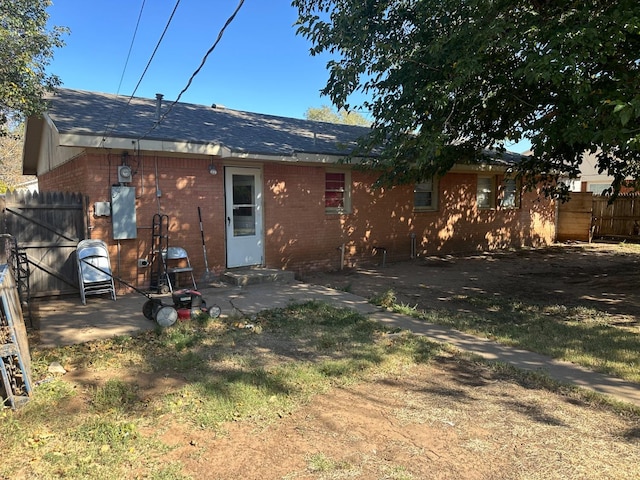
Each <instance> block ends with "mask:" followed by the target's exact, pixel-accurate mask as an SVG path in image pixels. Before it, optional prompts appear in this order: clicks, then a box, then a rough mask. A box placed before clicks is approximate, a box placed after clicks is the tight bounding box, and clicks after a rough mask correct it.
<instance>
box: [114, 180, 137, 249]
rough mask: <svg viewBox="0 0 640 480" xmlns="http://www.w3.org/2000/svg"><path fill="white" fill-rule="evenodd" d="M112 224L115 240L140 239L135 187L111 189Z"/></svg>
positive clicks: (115, 187)
mask: <svg viewBox="0 0 640 480" xmlns="http://www.w3.org/2000/svg"><path fill="white" fill-rule="evenodd" d="M111 222H112V224H113V239H114V240H124V239H128V238H138V226H137V224H136V189H135V187H124V186H113V187H111Z"/></svg>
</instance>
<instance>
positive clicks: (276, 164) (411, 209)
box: [23, 89, 555, 286]
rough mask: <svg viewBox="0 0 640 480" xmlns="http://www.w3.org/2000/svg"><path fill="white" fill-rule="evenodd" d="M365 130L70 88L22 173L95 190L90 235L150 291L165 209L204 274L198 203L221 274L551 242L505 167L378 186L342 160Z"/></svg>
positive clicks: (533, 201) (550, 226) (57, 187)
mask: <svg viewBox="0 0 640 480" xmlns="http://www.w3.org/2000/svg"><path fill="white" fill-rule="evenodd" d="M158 120H160V122H158ZM367 131H368V129H367V128H363V127H354V126H348V125H335V124H329V123H322V122H313V121H307V120H298V119H292V118H282V117H276V116H271V115H261V114H255V113H248V112H242V111H236V110H230V109H226V108H223V107H222V108H221V107H216V106H215V105H213V106H211V107H208V106H202V105H192V104H185V103H177V104H172V103H171V102H167V101H165V102H162V99H161V97H160V96H159V98H157V99H155V100H154V99H142V98H132V99H131V100H129V98H128V97H121V96H115V95H110V94H102V93H95V92H86V91H78V90H68V89H60V90H59V91H58V92H57V94H56V95H55V96H52V97H51V98H50V99H49V110H48V112H47V113H46V114H45V115H44V116H43V117H32V118H29V120H28V123H27V130H26V141H25V148H24V159H23V167H24V173H25V174H37V176H38V180H39V186H40V190H41V191H70V192H80V193H83V194H85V195H88V196H89V197H90V211H89V212H88V213H89V218H90V222H91V225H90V226H89V228H90V231H91V236H92V238H99V239H103V240H105V241H106V242H107V243H108V244H109V246H110V249H111V254H112V261H117V262H118V266H117V267H118V268H117V271H118V272H120V274H121V276H122V277H123V278H124V279H125V280H128V281H129V282H132V283H135V284H136V285H140V286H144V285H148V282H149V271H148V270H149V269H148V267H145V266H144V265H145V262H141V261H139V259H148V258H149V257H150V254H151V250H152V248H153V247H152V245H153V229H152V226H153V225H154V215H156V214H166V215H167V216H168V219H169V223H168V227H169V244H170V245H176V246H182V247H185V248H186V249H187V251H188V253H189V256H190V258H191V260H192V263H193V264H194V266H195V269H196V274H198V273H200V274H201V273H202V272H203V271H204V258H203V249H202V244H201V236H200V228H199V219H198V211H197V208H198V207H200V208H201V211H202V216H203V218H202V219H203V228H204V234H205V238H206V251H207V253H208V263H209V266H210V267H211V268H212V270H214V271H215V272H216V273H220V272H221V271H223V270H225V269H230V268H235V267H245V266H254V265H258V266H266V267H270V268H276V269H290V270H293V271H295V272H297V273H298V274H301V273H304V272H307V271H312V270H317V269H325V270H328V269H338V268H342V267H343V266H354V265H358V264H366V263H371V262H376V263H378V262H379V261H380V257H379V256H378V257H375V256H374V253H375V252H376V249H374V247H376V246H377V247H384V248H386V252H387V257H386V260H387V261H397V260H406V259H409V258H410V257H411V256H414V255H437V254H445V253H452V252H472V251H484V250H489V249H499V248H508V247H521V246H538V245H541V244H547V243H549V242H552V241H553V240H554V235H555V224H554V220H555V213H554V207H553V205H552V204H551V203H550V202H548V201H545V200H542V201H540V199H539V198H538V196H537V194H536V192H523V191H522V189H521V188H520V186H519V184H518V183H517V182H515V181H514V180H509V179H507V178H506V177H505V172H506V168H507V166H508V162H504V161H495V162H491V163H490V164H486V165H481V166H470V165H457V166H456V167H454V169H453V170H452V171H451V172H450V173H448V174H447V175H445V176H444V177H442V178H439V179H433V180H429V181H425V182H423V183H420V184H416V185H405V186H397V187H393V188H382V189H374V188H373V187H372V185H373V183H374V181H375V180H376V177H377V176H376V174H375V172H369V171H361V170H358V169H352V168H351V167H350V166H349V165H346V164H341V163H339V160H340V159H341V158H343V156H344V155H345V154H346V152H348V151H349V150H350V149H352V148H353V147H354V146H355V142H356V140H357V139H358V138H359V137H360V136H362V135H364V134H366V133H367ZM109 207H110V208H109ZM341 262H343V263H342V264H341ZM425 275H426V276H425V282H428V281H437V279H435V278H433V279H429V278H428V273H427V272H426V271H425ZM196 276H197V275H196Z"/></svg>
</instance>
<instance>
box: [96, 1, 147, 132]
mask: <svg viewBox="0 0 640 480" xmlns="http://www.w3.org/2000/svg"><path fill="white" fill-rule="evenodd" d="M145 1H146V0H142V6H141V7H140V13H139V14H138V21H137V22H136V28H135V30H134V31H133V37H132V38H131V44H130V45H129V52H128V53H127V59H126V60H125V62H124V67H123V68H122V74H121V75H120V83H118V90H117V91H116V95H119V94H120V88H121V87H122V81H123V80H124V74H125V72H126V71H127V65H129V59H130V58H131V51H132V50H133V44H134V43H135V41H136V36H137V34H138V27H140V19H141V18H142V11H143V10H144V4H145ZM112 117H113V112H112V113H110V114H109V118H108V119H107V123H106V125H105V132H104V134H103V137H105V136H106V134H107V129H108V127H109V125H110V124H111V118H112Z"/></svg>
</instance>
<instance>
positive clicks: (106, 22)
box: [48, 0, 330, 118]
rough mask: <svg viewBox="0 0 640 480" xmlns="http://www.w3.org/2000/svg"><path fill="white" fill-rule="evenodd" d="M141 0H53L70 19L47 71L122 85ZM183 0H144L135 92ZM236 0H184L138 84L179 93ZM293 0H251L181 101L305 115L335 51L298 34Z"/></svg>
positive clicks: (59, 17) (53, 14) (68, 82)
mask: <svg viewBox="0 0 640 480" xmlns="http://www.w3.org/2000/svg"><path fill="white" fill-rule="evenodd" d="M142 3H143V1H142V0H54V2H53V5H52V6H51V7H49V9H48V13H49V15H50V18H49V21H50V24H51V25H59V26H66V27H68V28H69V29H70V30H71V32H70V34H69V35H67V36H66V37H65V42H66V46H65V47H64V48H61V49H58V50H56V51H55V54H54V59H53V61H52V62H51V64H50V65H49V68H48V71H49V72H50V73H54V74H56V75H58V76H59V77H60V78H61V79H62V82H63V86H64V87H67V88H77V89H82V90H92V91H99V92H107V93H117V92H118V86H119V84H120V78H121V76H122V72H123V68H124V65H125V62H126V58H127V53H128V51H129V48H130V45H131V39H132V36H133V33H134V30H135V26H136V23H137V21H138V17H139V14H140V8H141V5H142ZM175 4H176V0H146V2H145V6H144V10H143V13H142V17H141V20H140V25H139V27H138V33H137V35H136V40H135V43H134V44H133V49H132V52H131V57H130V59H129V62H128V66H127V69H126V71H125V75H124V79H123V82H122V85H121V87H120V90H119V93H120V94H122V95H131V94H132V93H133V90H134V88H135V86H136V84H137V83H138V80H139V79H140V76H141V75H142V72H143V71H144V68H145V66H146V65H147V62H148V60H149V58H150V56H151V54H152V53H153V50H154V48H155V46H156V43H157V42H158V40H159V38H160V36H161V35H162V32H163V30H164V28H165V25H166V23H167V21H168V19H169V17H170V15H171V12H172V11H173V8H174V6H175ZM237 5H238V1H237V0H182V1H181V2H180V5H179V6H178V8H177V10H176V13H175V15H174V17H173V20H172V22H171V25H170V26H169V29H168V31H167V33H166V34H165V36H164V39H163V41H162V43H161V44H160V47H159V49H158V51H157V53H156V55H155V57H154V60H153V61H152V63H151V65H150V67H149V69H148V71H147V73H146V74H145V76H144V79H143V80H142V83H141V84H140V87H139V88H138V90H137V92H136V96H141V97H149V98H154V97H155V94H156V93H162V94H164V95H165V98H166V99H167V100H174V99H175V98H176V97H177V96H178V94H179V93H180V91H181V90H182V89H183V88H184V87H185V86H186V84H187V81H188V79H189V77H190V76H191V74H192V73H193V72H194V71H195V70H196V69H197V67H198V66H199V65H200V62H201V60H202V58H203V57H204V55H205V53H206V52H207V50H208V49H209V48H210V47H211V46H212V45H213V43H214V42H215V40H216V38H217V36H218V33H219V31H220V29H221V28H222V26H223V25H224V23H225V22H226V20H227V18H228V17H229V16H230V15H231V14H232V13H233V11H234V10H235V8H236V6H237ZM296 16H297V10H296V9H295V8H293V7H292V6H291V2H290V0H246V1H245V3H244V5H243V7H242V8H241V9H240V12H239V13H238V15H237V16H236V18H235V20H234V21H233V22H232V23H231V25H230V26H229V27H228V28H227V30H226V31H225V34H224V36H223V38H222V40H221V42H220V43H219V44H218V46H217V47H216V49H215V50H214V51H213V52H212V53H211V55H210V56H209V58H208V60H207V63H206V64H205V66H204V68H203V69H202V70H201V71H200V73H199V74H198V75H197V76H196V78H195V80H194V81H193V83H192V85H191V86H190V88H189V90H188V91H187V92H186V93H185V94H184V95H183V96H182V98H181V101H184V102H190V103H199V104H204V105H209V104H212V103H218V104H223V105H225V106H227V107H229V108H234V109H238V110H247V111H252V112H259V113H268V114H273V115H282V116H288V117H295V118H302V117H303V116H304V112H305V111H306V110H307V108H309V107H320V106H322V105H329V104H330V101H329V99H328V98H326V97H321V96H320V93H319V91H320V89H321V88H322V87H323V86H324V85H325V83H326V79H327V71H326V68H325V65H326V62H327V59H328V57H327V56H323V57H311V56H310V55H309V49H310V47H311V44H310V43H309V42H308V41H307V40H306V39H304V38H302V37H300V36H298V35H296V29H295V27H294V26H293V24H294V23H295V21H296Z"/></svg>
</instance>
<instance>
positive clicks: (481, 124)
mask: <svg viewBox="0 0 640 480" xmlns="http://www.w3.org/2000/svg"><path fill="white" fill-rule="evenodd" d="M293 5H294V6H296V7H297V8H298V10H299V19H298V33H299V34H301V35H303V36H305V37H306V38H308V39H309V40H310V41H311V42H312V43H313V47H312V49H311V53H312V54H314V55H315V54H319V53H322V52H328V53H330V54H332V58H333V60H331V61H330V62H329V63H328V65H327V68H328V70H329V78H328V81H327V84H326V87H325V88H324V90H323V93H324V94H326V95H328V96H329V98H331V100H332V102H333V103H334V104H335V105H336V106H338V107H339V108H345V109H347V110H349V108H350V105H349V98H350V96H351V95H352V94H353V93H354V92H358V91H359V92H363V93H365V94H367V96H368V98H370V100H369V101H367V102H365V104H364V108H365V109H367V110H370V111H371V112H372V116H373V120H374V121H373V133H372V136H371V138H370V139H369V141H368V142H367V144H366V146H368V147H371V146H373V145H383V149H382V151H381V152H382V155H381V156H380V157H377V158H375V159H373V160H372V161H371V166H372V167H376V168H381V169H382V170H383V172H384V174H383V177H382V178H383V180H385V181H387V182H393V183H403V182H409V181H412V180H414V179H417V178H420V177H425V176H430V175H433V174H443V173H445V172H446V171H448V170H449V169H450V168H451V166H452V165H453V164H454V163H455V162H459V161H460V160H466V161H481V158H480V157H481V152H483V151H485V149H486V148H493V149H495V151H496V152H498V153H499V152H502V151H504V149H505V140H506V139H509V140H510V141H519V140H521V139H529V140H530V141H531V143H532V150H533V152H534V155H533V156H532V157H530V158H528V159H526V160H523V161H522V162H521V163H520V164H519V166H518V173H519V174H520V175H522V176H523V178H526V179H529V180H530V181H532V182H538V181H540V180H542V181H543V182H544V184H545V185H546V189H545V191H546V193H547V194H562V193H564V192H565V190H566V188H565V187H564V185H563V184H562V183H558V179H560V178H563V177H569V178H575V177H576V176H577V175H578V173H579V167H580V164H581V161H582V155H583V153H584V152H597V154H598V168H599V170H600V171H601V172H605V173H607V174H609V175H612V176H613V177H614V181H613V187H614V189H618V188H619V187H620V185H621V183H622V182H623V180H624V179H625V178H626V177H633V178H635V179H637V178H638V176H639V175H640V2H638V1H637V0H616V1H611V0H582V1H577V0H294V1H293Z"/></svg>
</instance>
